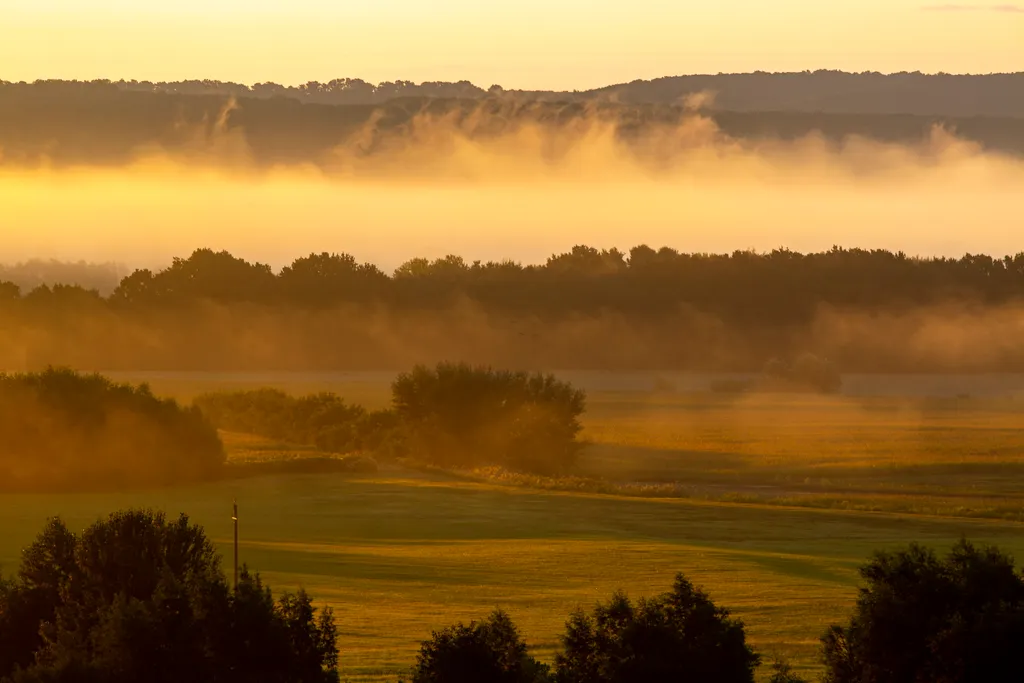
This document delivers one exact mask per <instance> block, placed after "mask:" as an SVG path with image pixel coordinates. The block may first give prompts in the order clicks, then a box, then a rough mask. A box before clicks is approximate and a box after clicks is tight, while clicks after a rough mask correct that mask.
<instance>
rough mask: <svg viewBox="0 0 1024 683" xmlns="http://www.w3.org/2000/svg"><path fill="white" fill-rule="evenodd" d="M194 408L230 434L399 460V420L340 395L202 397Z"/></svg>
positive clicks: (269, 392) (270, 392)
mask: <svg viewBox="0 0 1024 683" xmlns="http://www.w3.org/2000/svg"><path fill="white" fill-rule="evenodd" d="M195 405H196V406H198V407H199V409H200V410H202V412H203V413H204V414H205V415H206V416H207V417H208V418H209V419H210V421H211V422H213V424H215V425H217V426H218V427H219V428H221V429H226V430H229V431H236V432H244V433H247V434H256V435H258V436H264V437H267V438H268V439H277V440H280V441H286V442H289V443H294V444H303V445H308V446H315V447H316V448H317V450H320V451H324V452H328V453H351V452H353V451H362V450H372V451H374V452H378V453H380V454H383V455H384V456H385V457H389V456H393V455H396V454H397V451H398V450H399V444H400V439H398V438H397V437H395V436H393V435H392V432H394V431H396V430H397V429H398V428H399V420H398V418H397V416H396V415H395V414H394V413H393V412H392V411H388V410H379V411H374V412H367V411H366V409H365V408H363V407H362V406H357V405H351V404H348V403H346V402H345V400H344V399H342V398H341V397H340V396H338V395H337V394H332V393H327V392H324V393H319V394H310V395H308V396H298V397H295V396H291V395H289V394H286V393H285V392H283V391H280V390H278V389H255V390H252V391H237V392H218V393H208V394H203V395H201V396H199V397H197V398H196V400H195Z"/></svg>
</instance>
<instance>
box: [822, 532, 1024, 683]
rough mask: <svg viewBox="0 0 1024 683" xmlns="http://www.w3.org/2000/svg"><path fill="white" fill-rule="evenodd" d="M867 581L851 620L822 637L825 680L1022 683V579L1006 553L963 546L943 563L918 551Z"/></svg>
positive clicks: (887, 560) (866, 571)
mask: <svg viewBox="0 0 1024 683" xmlns="http://www.w3.org/2000/svg"><path fill="white" fill-rule="evenodd" d="M860 574H861V577H862V578H863V579H864V581H865V582H866V584H867V585H866V586H865V587H863V588H862V589H861V590H860V595H859V597H858V599H857V605H856V607H855V608H854V611H853V615H852V617H851V618H850V621H849V623H847V624H846V625H844V626H832V627H831V628H830V629H829V630H828V631H827V632H826V633H825V635H824V636H823V638H822V640H823V651H824V659H825V664H826V669H827V671H826V676H825V681H827V683H919V682H921V681H928V682H929V683H1003V682H1005V683H1009V682H1010V681H1022V680H1024V659H1021V657H1020V656H1019V653H1018V648H1019V646H1020V644H1021V643H1024V580H1022V577H1021V575H1020V574H1019V573H1017V571H1016V570H1015V569H1014V563H1013V559H1012V558H1010V557H1009V556H1008V555H1006V554H1004V553H1002V552H1000V551H999V550H998V549H996V548H993V547H984V548H979V547H976V546H974V545H972V544H971V543H969V542H967V541H966V540H961V541H960V542H959V543H957V544H956V545H955V546H954V547H953V549H952V550H951V551H950V552H949V554H948V555H947V556H946V557H944V558H940V557H938V556H937V555H936V554H935V552H934V551H932V550H931V549H928V548H924V547H921V546H919V545H916V544H915V545H911V546H909V547H908V548H906V549H903V550H899V551H897V552H888V553H879V554H877V555H876V556H875V557H874V559H872V560H871V561H870V562H868V563H867V564H866V565H865V566H864V567H862V568H861V570H860Z"/></svg>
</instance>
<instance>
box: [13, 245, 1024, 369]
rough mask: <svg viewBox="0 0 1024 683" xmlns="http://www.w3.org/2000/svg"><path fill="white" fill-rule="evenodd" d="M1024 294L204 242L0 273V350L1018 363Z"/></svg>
mask: <svg viewBox="0 0 1024 683" xmlns="http://www.w3.org/2000/svg"><path fill="white" fill-rule="evenodd" d="M1022 301H1024V255H1017V256H1012V257H1006V258H1002V259H997V258H992V257H989V256H980V255H967V256H964V257H963V258H960V259H947V258H912V257H908V256H906V255H903V254H893V253H890V252H886V251H881V250H875V251H865V250H846V249H838V248H837V249H833V250H831V251H828V252H823V253H814V254H799V253H795V252H790V251H786V250H777V251H773V252H771V253H763V254H758V253H751V252H736V253H733V254H721V255H714V254H685V253H679V252H676V251H674V250H672V249H668V248H662V249H660V250H654V249H651V248H649V247H646V246H639V247H635V248H633V249H632V250H630V252H629V253H628V254H626V253H623V252H620V251H618V250H615V249H611V250H599V249H596V248H591V247H585V246H578V247H575V248H574V249H573V250H572V251H570V252H568V253H564V254H559V255H555V256H552V257H551V258H550V259H549V260H548V261H547V263H545V264H543V265H538V266H523V265H521V264H518V263H512V262H500V263H478V262H474V263H469V262H467V261H465V260H464V259H462V258H460V257H457V256H448V257H445V258H441V259H434V260H429V259H413V260H411V261H409V262H407V263H405V264H403V265H402V266H401V267H399V268H398V269H396V271H395V272H394V273H393V274H391V275H388V274H385V273H384V272H382V271H381V270H380V269H379V268H377V267H376V266H374V265H373V264H367V263H359V262H358V261H356V260H355V259H354V258H353V257H351V256H349V255H345V254H340V255H338V254H326V253H324V254H312V255H310V256H308V257H303V258H300V259H297V260H296V261H295V262H293V263H292V264H291V265H289V266H287V267H285V268H283V269H282V270H281V271H279V272H275V271H274V270H273V269H272V268H271V267H270V266H267V265H264V264H259V263H249V262H247V261H245V260H243V259H240V258H236V257H234V256H232V255H231V254H228V253H225V252H214V251H210V250H198V251H196V252H195V253H194V254H192V256H190V257H188V258H181V259H176V260H175V261H174V262H173V264H172V265H171V266H169V267H168V268H166V269H164V270H161V271H158V272H151V271H148V270H139V271H136V272H134V273H133V274H131V275H129V276H128V277H126V278H124V279H123V280H122V281H121V283H120V285H119V286H118V287H117V289H116V290H115V291H114V292H113V293H112V294H110V296H108V297H105V298H104V297H102V296H100V295H99V294H98V293H96V292H90V291H88V290H86V289H84V288H82V287H75V286H53V287H49V286H46V287H40V288H37V289H34V290H31V291H21V290H20V289H19V288H18V287H16V286H14V285H11V284H6V285H2V284H0V316H2V318H3V320H4V321H5V328H4V329H5V334H4V335H3V336H2V337H0V365H2V366H6V367H8V368H12V369H34V368H42V367H46V366H47V365H65V366H70V367H80V368H103V369H107V370H135V369H160V370H225V371H226V370H238V371H241V370H316V371H322V370H347V369H383V370H389V369H393V368H396V367H409V366H412V365H415V364H418V363H429V364H433V363H435V362H437V361H438V360H439V359H453V358H454V359H460V360H465V361H467V362H470V363H478V364H479V363H483V364H491V365H495V366H503V367H534V368H537V367H547V368H559V369H576V368H580V369H602V368H607V369H681V370H742V371H758V370H760V369H761V368H763V367H764V365H765V363H766V362H767V361H768V360H770V359H771V358H775V357H777V358H781V359H789V360H792V359H794V358H796V357H797V356H799V355H801V354H803V353H808V352H809V353H814V354H816V355H818V356H821V357H825V358H828V359H830V360H832V361H833V362H835V363H836V364H837V365H838V367H839V369H840V370H841V371H844V372H851V371H883V370H884V371H902V370H920V371H945V370H961V371H966V370H972V371H973V370H1021V369H1024V344H1022V343H1021V335H1022V333H1021V331H1020V329H1019V326H1018V325H1017V323H1016V321H1017V320H1018V319H1019V311H1020V306H1021V304H1022Z"/></svg>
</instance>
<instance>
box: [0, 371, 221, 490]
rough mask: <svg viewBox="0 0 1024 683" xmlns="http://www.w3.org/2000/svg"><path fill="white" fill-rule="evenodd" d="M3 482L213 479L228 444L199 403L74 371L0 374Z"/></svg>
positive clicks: (56, 484)
mask: <svg viewBox="0 0 1024 683" xmlns="http://www.w3.org/2000/svg"><path fill="white" fill-rule="evenodd" d="M0 437H2V438H0V475H5V476H0V481H3V482H4V484H6V485H7V486H10V487H12V488H13V487H22V488H26V487H27V488H51V489H56V488H65V489H82V488H115V487H120V486H126V485H140V484H142V485H146V484H167V483H177V482H184V481H193V480H202V479H209V478H212V477H215V476H217V475H219V473H220V471H221V468H222V466H223V464H224V460H225V455H224V448H223V445H222V444H221V442H220V438H219V437H218V436H217V432H216V430H215V429H214V427H213V426H212V425H211V424H210V423H209V422H207V420H206V419H205V418H204V417H203V415H202V414H201V413H200V412H199V411H198V410H196V409H193V408H185V407H182V406H180V405H178V404H177V403H176V402H175V401H173V400H170V399H160V398H157V397H155V396H154V395H153V394H152V393H151V392H150V390H149V387H148V386H146V385H140V386H131V385H127V384H115V383H113V382H111V381H110V380H108V379H106V378H105V377H101V376H100V375H81V374H78V373H76V372H73V371H71V370H64V369H52V368H51V369H49V370H46V371H45V372H40V373H32V374H17V375H0Z"/></svg>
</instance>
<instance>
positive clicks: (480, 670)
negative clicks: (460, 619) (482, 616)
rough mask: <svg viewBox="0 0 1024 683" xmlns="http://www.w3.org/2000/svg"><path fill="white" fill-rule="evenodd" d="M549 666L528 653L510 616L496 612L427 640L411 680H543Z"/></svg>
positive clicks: (422, 682) (536, 682) (511, 682)
mask: <svg viewBox="0 0 1024 683" xmlns="http://www.w3.org/2000/svg"><path fill="white" fill-rule="evenodd" d="M546 679H547V667H545V666H544V665H542V664H540V663H538V662H537V661H536V660H534V659H533V658H532V657H531V656H530V655H529V654H528V653H527V648H526V644H525V643H523V641H522V638H520V636H519V631H518V630H517V629H516V626H515V624H513V623H512V620H511V619H510V618H509V616H508V615H507V614H506V613H505V612H502V611H500V610H499V611H496V612H494V613H493V614H492V615H491V616H490V617H489V618H488V619H487V620H485V621H483V622H479V623H478V622H472V623H470V624H469V626H466V625H464V624H461V623H460V624H457V625H455V626H450V627H448V628H446V629H444V630H442V631H436V632H434V634H433V637H432V638H431V639H430V640H428V641H425V642H424V643H423V645H422V646H421V648H420V653H419V655H418V657H417V659H416V666H415V668H414V669H413V673H412V683H483V682H484V681H486V683H541V682H542V681H544V680H546Z"/></svg>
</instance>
